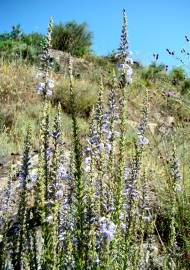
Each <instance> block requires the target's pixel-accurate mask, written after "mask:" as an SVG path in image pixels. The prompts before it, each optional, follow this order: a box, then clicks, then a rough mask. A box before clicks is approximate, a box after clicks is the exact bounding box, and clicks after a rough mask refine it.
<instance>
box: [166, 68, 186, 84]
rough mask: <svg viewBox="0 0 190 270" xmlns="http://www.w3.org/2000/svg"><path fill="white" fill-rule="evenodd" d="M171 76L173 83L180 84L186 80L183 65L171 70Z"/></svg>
mask: <svg viewBox="0 0 190 270" xmlns="http://www.w3.org/2000/svg"><path fill="white" fill-rule="evenodd" d="M170 77H171V82H172V84H173V85H179V84H181V83H182V82H183V81H184V80H185V77H186V72H185V70H184V68H183V67H175V68H173V70H172V71H171V73H170Z"/></svg>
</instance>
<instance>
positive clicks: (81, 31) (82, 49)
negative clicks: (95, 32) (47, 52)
mask: <svg viewBox="0 0 190 270" xmlns="http://www.w3.org/2000/svg"><path fill="white" fill-rule="evenodd" d="M91 45H92V33H91V32H89V30H88V27H87V24H86V23H82V24H78V23H77V22H75V21H72V22H68V23H66V24H63V23H59V24H54V26H53V32H52V47H53V49H56V50H61V51H65V52H69V53H71V54H72V55H76V56H83V55H85V54H87V53H89V52H90V47H91Z"/></svg>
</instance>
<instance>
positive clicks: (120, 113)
mask: <svg viewBox="0 0 190 270" xmlns="http://www.w3.org/2000/svg"><path fill="white" fill-rule="evenodd" d="M126 24H127V23H126V14H125V11H123V26H122V33H121V40H120V47H119V50H118V54H117V60H118V65H117V71H116V73H115V72H113V78H112V82H111V84H110V86H109V87H110V89H109V92H108V98H107V102H105V99H104V93H105V92H106V90H107V89H106V87H105V81H104V77H103V76H101V77H100V80H99V81H100V82H99V90H98V97H97V102H96V105H95V106H94V108H93V111H92V115H91V118H90V128H89V133H88V134H87V135H86V138H85V140H82V139H81V133H80V126H79V123H78V118H77V111H76V96H75V89H74V83H73V82H74V77H73V61H72V57H71V56H70V57H69V63H68V66H69V68H68V71H69V74H68V76H69V93H70V94H69V98H70V112H71V120H72V134H71V139H72V141H71V145H69V147H68V146H67V144H66V143H65V142H64V138H63V134H62V130H63V128H64V122H63V119H62V108H61V106H60V105H58V107H57V108H56V109H55V110H56V115H55V117H54V121H53V123H52V120H51V119H52V117H51V104H50V102H49V100H48V96H50V95H51V93H52V92H51V91H52V88H53V84H54V82H53V81H51V80H50V69H51V57H50V54H49V50H50V48H51V30H52V21H51V20H50V24H49V28H48V35H47V37H46V43H45V45H44V52H43V53H42V55H41V56H40V58H41V61H42V67H41V71H42V72H41V75H40V78H41V79H42V82H40V83H39V85H38V87H37V93H38V94H39V93H40V94H42V96H43V101H42V114H41V119H40V136H39V137H40V138H39V153H38V155H37V166H36V167H37V168H35V169H37V174H36V175H34V164H33V157H32V155H31V153H32V151H31V150H32V146H31V130H30V128H29V129H28V132H27V137H26V141H25V147H24V152H23V159H22V163H21V167H20V171H19V174H18V177H17V178H19V181H20V191H19V203H18V213H17V217H16V221H15V222H14V224H13V225H10V226H9V222H8V211H9V209H8V208H9V206H10V197H12V188H11V185H12V182H11V180H10V179H9V182H8V187H7V191H6V196H5V198H6V199H5V204H7V208H6V207H5V208H4V209H5V212H6V213H5V216H4V220H3V221H4V226H3V240H2V241H1V246H0V248H1V255H0V259H1V261H0V269H2V270H5V269H8V267H9V269H11V270H12V269H13V270H21V269H26V270H28V269H31V270H38V269H42V270H48V269H49V270H50V269H51V270H52V269H53V270H57V269H58V270H62V269H89V270H90V269H94V270H95V269H97V270H98V269H118V270H119V269H126V270H129V269H130V270H131V269H132V270H137V269H174V268H172V267H175V260H174V257H175V254H176V248H177V247H176V241H177V233H176V231H177V228H176V223H175V220H176V215H177V202H178V192H179V191H180V189H183V187H182V186H181V176H180V173H179V166H178V162H177V158H176V149H175V148H174V150H173V155H172V158H171V160H170V163H169V166H170V167H169V172H170V178H171V181H172V184H171V190H170V193H171V198H172V207H171V216H170V225H169V239H168V242H167V243H166V244H165V247H164V248H162V249H160V256H161V258H163V257H164V256H165V255H166V260H165V261H166V263H165V264H164V262H163V265H162V268H156V266H155V262H154V259H155V258H154V251H155V250H156V249H157V248H158V247H159V245H158V244H157V242H156V240H157V239H159V240H160V239H161V237H160V235H159V233H158V230H157V228H156V221H157V216H156V213H154V209H153V208H154V207H153V206H152V205H151V198H150V197H151V196H150V187H149V182H150V181H149V179H151V177H152V175H151V173H150V166H149V163H148V162H147V159H149V156H148V155H149V154H150V153H149V152H148V150H149V145H150V143H151V142H150V141H149V138H148V135H147V134H148V133H147V124H148V112H149V99H148V94H149V93H148V90H146V93H145V95H144V100H143V101H142V103H143V106H142V110H141V119H140V123H139V126H138V127H137V130H136V137H135V140H134V141H133V142H132V144H131V145H132V146H131V148H130V149H128V145H127V135H128V123H127V109H128V106H127V105H128V102H127V101H128V95H129V91H130V85H131V83H132V75H133V63H132V60H131V59H130V57H129V52H128V37H127V29H126V27H127V25H126ZM68 148H69V149H68ZM131 152H132V155H131ZM31 184H32V185H31ZM31 194H32V196H30V195H31ZM10 231H12V232H13V233H12V234H11V236H10V237H9V234H10ZM160 242H163V241H162V239H161V240H160ZM6 256H7V258H8V259H7V258H6ZM161 261H162V260H161ZM163 261H164V259H163ZM173 262H174V264H173ZM154 267H155V268H154ZM167 267H168V268H167Z"/></svg>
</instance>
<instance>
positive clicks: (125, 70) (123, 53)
mask: <svg viewBox="0 0 190 270" xmlns="http://www.w3.org/2000/svg"><path fill="white" fill-rule="evenodd" d="M128 56H129V53H128V36H127V19H126V12H125V10H123V26H122V31H121V38H120V47H119V49H118V54H117V57H118V62H119V63H118V71H119V81H120V84H121V86H122V87H124V86H125V85H126V83H128V84H130V83H131V82H132V74H133V70H132V68H131V64H132V60H131V59H130V58H129V57H128Z"/></svg>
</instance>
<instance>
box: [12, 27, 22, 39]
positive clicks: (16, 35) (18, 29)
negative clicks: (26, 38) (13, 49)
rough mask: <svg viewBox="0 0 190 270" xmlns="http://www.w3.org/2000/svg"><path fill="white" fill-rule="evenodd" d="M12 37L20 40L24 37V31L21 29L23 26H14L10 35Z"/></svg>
mask: <svg viewBox="0 0 190 270" xmlns="http://www.w3.org/2000/svg"><path fill="white" fill-rule="evenodd" d="M10 35H11V38H13V39H17V40H18V39H20V38H21V36H22V29H21V26H20V24H17V25H13V27H12V31H11V33H10Z"/></svg>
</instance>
